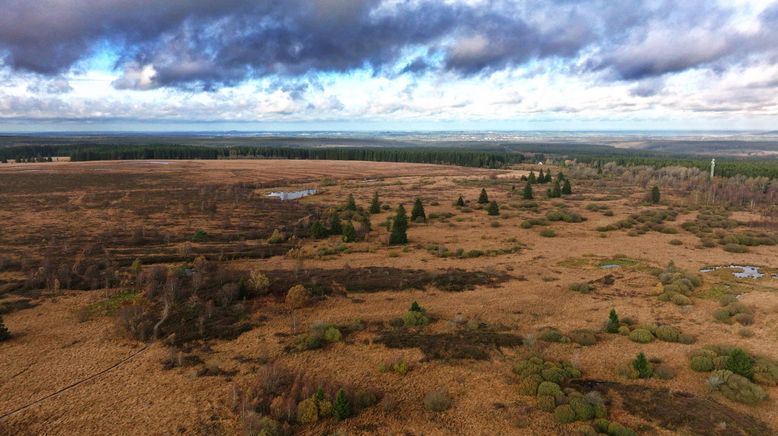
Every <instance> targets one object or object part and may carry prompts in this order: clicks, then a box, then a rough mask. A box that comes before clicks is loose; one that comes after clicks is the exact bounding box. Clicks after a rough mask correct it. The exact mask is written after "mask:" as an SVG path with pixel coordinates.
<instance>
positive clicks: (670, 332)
mask: <svg viewBox="0 0 778 436" xmlns="http://www.w3.org/2000/svg"><path fill="white" fill-rule="evenodd" d="M680 335H681V331H680V330H678V329H677V328H675V327H672V326H669V325H660V326H659V327H657V328H656V337H657V338H658V339H659V340H661V341H665V342H678V337H679V336H680Z"/></svg>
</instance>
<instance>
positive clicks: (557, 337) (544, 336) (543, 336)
mask: <svg viewBox="0 0 778 436" xmlns="http://www.w3.org/2000/svg"><path fill="white" fill-rule="evenodd" d="M538 339H540V340H541V341H545V342H565V343H567V342H570V338H568V337H567V336H564V335H563V334H562V333H561V332H560V331H559V330H557V329H555V328H553V327H545V328H542V329H540V331H539V332H538Z"/></svg>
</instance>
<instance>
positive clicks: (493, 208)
mask: <svg viewBox="0 0 778 436" xmlns="http://www.w3.org/2000/svg"><path fill="white" fill-rule="evenodd" d="M486 213H487V214H489V215H491V216H497V215H499V214H500V206H498V205H497V202H496V201H494V200H492V202H491V203H489V207H488V208H486Z"/></svg>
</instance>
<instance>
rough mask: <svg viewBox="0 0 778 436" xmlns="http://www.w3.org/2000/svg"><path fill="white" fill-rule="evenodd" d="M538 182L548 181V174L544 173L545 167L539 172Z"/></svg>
mask: <svg viewBox="0 0 778 436" xmlns="http://www.w3.org/2000/svg"><path fill="white" fill-rule="evenodd" d="M538 183H546V175H545V174H544V173H543V168H541V169H540V172H539V173H538Z"/></svg>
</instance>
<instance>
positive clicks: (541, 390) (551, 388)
mask: <svg viewBox="0 0 778 436" xmlns="http://www.w3.org/2000/svg"><path fill="white" fill-rule="evenodd" d="M560 393H562V388H560V387H559V385H558V384H556V383H553V382H549V381H544V382H542V383H541V384H540V385H538V395H556V394H560Z"/></svg>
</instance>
